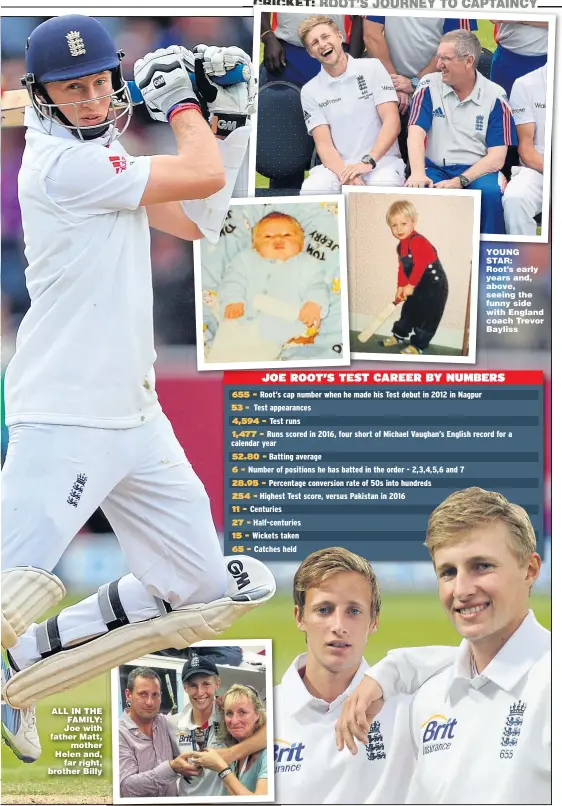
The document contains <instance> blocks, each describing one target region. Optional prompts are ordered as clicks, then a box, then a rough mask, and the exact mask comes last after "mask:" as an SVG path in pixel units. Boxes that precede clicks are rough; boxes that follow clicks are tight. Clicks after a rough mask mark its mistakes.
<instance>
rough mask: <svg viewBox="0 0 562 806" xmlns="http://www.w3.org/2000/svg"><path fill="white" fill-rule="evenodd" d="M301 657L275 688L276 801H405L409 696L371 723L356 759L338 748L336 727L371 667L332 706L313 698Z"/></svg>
mask: <svg viewBox="0 0 562 806" xmlns="http://www.w3.org/2000/svg"><path fill="white" fill-rule="evenodd" d="M305 666H306V654H304V655H299V656H298V657H297V658H296V659H295V660H294V661H293V663H292V664H291V666H289V668H288V669H287V671H286V672H285V674H284V675H283V679H282V681H281V683H280V684H279V685H278V686H275V688H274V689H273V694H274V705H275V709H274V720H275V728H274V735H275V739H274V742H275V747H274V760H275V800H276V802H277V803H283V804H285V805H286V806H287V805H288V804H303V803H340V804H345V803H364V802H365V801H366V800H367V799H369V802H372V803H403V802H404V797H405V794H406V790H407V786H408V783H409V780H410V776H411V772H412V769H411V765H412V763H413V760H414V756H413V747H412V743H411V739H410V737H409V735H408V704H409V700H410V698H407V697H395V698H394V699H393V700H392V701H390V702H388V703H386V704H385V706H384V708H383V709H382V711H381V712H380V714H379V715H378V716H377V717H376V718H375V720H374V721H373V723H372V724H371V729H370V731H369V744H368V745H367V746H364V745H359V752H358V753H357V755H356V756H353V755H352V754H351V753H350V752H349V750H347V748H346V749H344V750H343V751H341V752H339V751H338V749H337V747H336V734H335V725H336V722H337V720H338V717H339V716H340V714H341V711H342V707H343V703H344V700H345V698H346V697H347V696H348V695H349V694H350V693H351V692H352V691H353V690H354V689H355V688H356V687H357V686H358V685H359V683H360V682H361V680H362V678H363V675H364V674H365V673H366V672H367V671H368V669H369V665H368V663H367V662H366V661H365V660H362V662H361V665H360V667H359V669H358V670H357V673H356V674H355V676H354V678H353V680H352V681H351V683H350V685H349V687H348V688H347V690H346V691H344V692H343V694H341V695H340V696H339V697H338V698H337V699H336V700H334V701H333V702H332V703H327V702H325V701H324V700H320V699H317V698H316V697H313V696H312V695H311V694H310V693H309V692H308V690H307V688H306V686H305V685H304V683H303V681H302V677H301V675H300V673H299V672H302V671H303V670H304V668H305Z"/></svg>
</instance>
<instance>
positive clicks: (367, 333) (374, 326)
mask: <svg viewBox="0 0 562 806" xmlns="http://www.w3.org/2000/svg"><path fill="white" fill-rule="evenodd" d="M401 301H402V300H396V299H395V300H394V302H389V303H388V305H386V306H385V307H384V308H383V309H382V311H381V312H380V313H379V314H378V315H377V316H375V318H374V319H373V320H372V322H370V323H369V324H368V325H367V327H366V328H365V330H363V331H362V332H361V333H360V334H359V335H358V336H357V338H358V339H359V341H360V342H361V343H362V344H364V343H365V342H366V341H369V339H370V338H371V336H374V334H375V333H376V332H377V331H378V329H379V328H380V326H381V325H384V323H385V322H386V320H387V319H388V318H389V316H392V314H393V313H394V311H395V309H396V306H397V305H399V304H400V302H401Z"/></svg>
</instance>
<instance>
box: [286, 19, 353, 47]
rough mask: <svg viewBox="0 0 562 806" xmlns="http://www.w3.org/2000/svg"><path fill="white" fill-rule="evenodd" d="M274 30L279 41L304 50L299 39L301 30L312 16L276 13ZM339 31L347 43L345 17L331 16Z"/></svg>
mask: <svg viewBox="0 0 562 806" xmlns="http://www.w3.org/2000/svg"><path fill="white" fill-rule="evenodd" d="M273 15H274V20H273V22H274V25H275V27H274V29H273V33H274V34H275V36H276V37H277V39H282V40H283V41H284V42H289V43H290V44H291V45H296V46H297V47H298V48H302V43H301V41H300V39H299V28H300V27H301V25H302V24H303V22H304V21H305V19H306V18H307V17H308V16H310V15H309V14H287V13H283V12H278V11H274V12H273ZM330 19H332V20H333V21H334V22H335V23H336V25H337V26H338V29H339V30H340V31H341V33H342V34H343V41H344V42H347V34H346V30H345V15H344V14H330Z"/></svg>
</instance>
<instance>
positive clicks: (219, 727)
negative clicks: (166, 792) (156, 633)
mask: <svg viewBox="0 0 562 806" xmlns="http://www.w3.org/2000/svg"><path fill="white" fill-rule="evenodd" d="M181 679H182V683H183V688H184V691H185V693H186V694H187V696H188V697H189V703H188V704H187V705H186V706H185V708H184V709H183V710H182V711H181V713H179V714H174V715H173V716H168V718H167V719H168V730H169V732H170V736H171V738H172V741H173V742H174V743H175V744H176V745H177V747H178V749H179V752H180V754H185V753H189V752H190V751H194V752H197V751H201V750H204V749H206V748H207V747H211V748H213V749H214V750H217V752H219V753H220V755H221V756H222V758H223V760H224V769H225V770H226V769H230V768H229V764H231V763H232V762H233V761H238V760H240V759H242V758H246V756H248V755H251V754H252V753H257V752H259V751H260V750H263V749H264V748H265V746H266V743H267V736H266V728H265V725H264V726H263V727H262V728H260V729H259V730H258V731H256V733H255V734H253V735H252V736H251V737H250V738H248V739H243V740H242V741H240V742H236V743H234V744H233V745H231V746H227V744H226V742H225V741H224V740H223V738H222V732H223V730H224V718H223V714H222V710H221V709H220V708H219V705H218V702H217V693H218V691H219V688H220V684H221V681H220V677H219V670H218V668H217V667H216V665H215V664H214V663H213V661H212V660H210V658H206V657H204V656H202V655H197V654H196V653H194V654H192V656H191V657H190V659H189V660H188V661H186V662H185V663H184V665H183V669H182V672H181ZM224 733H225V735H226V731H224ZM184 757H185V756H184ZM186 759H187V762H188V763H189V756H187V757H186ZM223 772H224V770H223ZM178 793H179V794H180V795H182V796H189V797H203V796H204V797H208V796H217V795H225V788H224V784H223V781H222V777H221V776H220V774H218V773H216V772H215V771H214V770H211V769H204V768H202V767H197V766H196V765H193V773H192V774H191V775H188V776H187V777H185V776H182V777H181V778H180V779H179V785H178Z"/></svg>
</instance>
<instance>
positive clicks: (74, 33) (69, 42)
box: [21, 14, 133, 140]
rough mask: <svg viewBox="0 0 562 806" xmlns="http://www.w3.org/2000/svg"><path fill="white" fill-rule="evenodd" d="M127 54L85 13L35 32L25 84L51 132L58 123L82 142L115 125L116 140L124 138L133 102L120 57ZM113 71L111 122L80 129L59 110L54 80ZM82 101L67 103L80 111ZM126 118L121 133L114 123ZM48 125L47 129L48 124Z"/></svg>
mask: <svg viewBox="0 0 562 806" xmlns="http://www.w3.org/2000/svg"><path fill="white" fill-rule="evenodd" d="M123 56H124V53H123V52H122V51H120V50H117V49H116V48H115V45H114V44H113V40H112V38H111V36H110V35H109V34H108V32H107V31H106V30H105V28H104V27H103V25H102V24H101V22H99V21H98V20H96V19H94V18H93V17H86V16H85V15H83V14H65V15H64V16H62V17H52V18H51V19H49V20H46V21H45V22H42V23H41V24H40V25H38V26H37V28H35V30H34V31H32V33H31V35H30V36H29V37H28V40H27V43H26V48H25V67H26V73H25V75H24V76H23V78H22V80H21V82H22V84H23V86H24V87H26V88H27V90H28V92H29V95H30V98H31V103H32V105H33V108H34V109H35V111H36V113H37V115H38V116H39V118H40V120H41V121H42V125H43V126H44V128H45V130H46V131H47V132H48V133H50V132H51V130H52V129H51V125H52V121H53V120H56V121H57V122H58V123H60V124H62V125H63V126H64V127H65V128H67V129H69V130H70V131H71V132H72V134H74V135H75V136H76V137H77V138H78V139H80V140H90V139H93V138H95V137H99V136H101V135H102V134H105V133H106V132H107V130H108V129H109V126H110V125H111V124H114V129H113V133H112V139H113V138H115V137H119V136H120V135H121V134H123V132H124V131H125V129H126V128H127V126H128V124H129V121H130V118H131V114H132V111H133V104H132V100H131V96H130V93H129V88H128V86H127V83H126V81H125V80H124V78H123V72H122V70H121V59H122V58H123ZM105 70H110V71H111V84H112V88H113V92H112V93H110V97H111V103H110V108H109V114H108V121H107V122H106V123H104V124H101V125H99V126H82V127H78V126H75V125H73V124H72V123H70V121H69V119H68V117H67V116H66V115H65V114H64V111H63V108H64V109H65V108H66V107H65V106H63V105H61V107H60V108H59V107H57V105H56V104H54V103H53V102H52V100H51V98H50V96H49V91H48V85H49V82H51V81H69V80H72V79H78V78H83V77H84V76H89V75H95V74H96V73H102V72H104V71H105ZM78 103H87V101H83V102H77V103H75V104H67V105H66V106H67V107H69V108H70V107H71V106H74V107H76V106H77V105H78ZM123 118H125V123H124V124H122V125H121V128H120V129H119V128H118V127H117V126H116V125H115V124H116V123H117V121H119V120H123ZM45 123H48V124H49V125H48V126H45V125H44V124H45Z"/></svg>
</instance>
